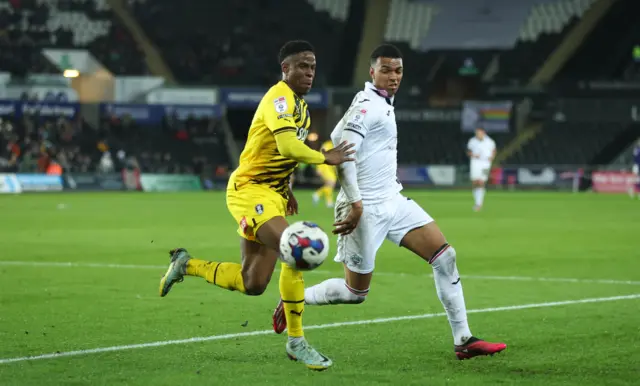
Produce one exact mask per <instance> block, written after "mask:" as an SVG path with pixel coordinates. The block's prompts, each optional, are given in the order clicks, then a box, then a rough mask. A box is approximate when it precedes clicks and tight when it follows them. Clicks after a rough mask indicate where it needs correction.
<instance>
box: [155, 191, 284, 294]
mask: <svg viewBox="0 0 640 386" xmlns="http://www.w3.org/2000/svg"><path fill="white" fill-rule="evenodd" d="M283 200H284V199H283V198H282V197H281V196H280V195H278V194H277V193H275V192H272V191H270V190H269V189H268V188H262V187H260V186H251V187H248V188H245V189H240V190H238V189H236V188H235V185H234V187H233V188H230V189H227V207H228V209H229V212H230V213H231V215H232V216H233V217H234V218H235V219H236V221H237V222H238V224H239V227H238V234H239V235H240V236H241V237H242V241H241V246H240V247H241V254H242V264H240V263H235V262H220V261H207V260H201V259H195V258H192V257H191V256H190V255H189V253H188V252H187V251H186V250H185V249H184V248H178V249H176V250H173V251H172V252H171V255H172V256H171V264H170V266H169V269H168V270H167V273H166V274H165V275H164V277H163V278H162V279H161V281H160V296H166V295H167V294H168V293H169V291H170V290H171V288H172V286H173V284H175V283H177V282H181V281H182V280H183V278H184V276H195V277H201V278H203V279H205V280H206V281H207V282H209V283H211V284H215V285H217V286H218V287H221V288H224V289H227V290H231V291H239V292H242V293H245V294H247V295H260V294H262V293H263V292H264V290H265V289H266V286H267V284H268V283H269V280H270V278H271V275H272V273H273V268H274V266H275V262H276V260H277V258H278V254H277V251H275V250H273V249H269V248H268V246H265V245H264V244H261V243H260V242H258V241H257V240H256V232H257V231H258V230H259V229H260V227H261V226H262V225H263V224H264V223H265V222H267V221H268V220H270V219H271V218H273V217H276V216H280V215H284V210H285V209H284V208H285V206H286V204H284V203H283V202H282V201H283Z"/></svg>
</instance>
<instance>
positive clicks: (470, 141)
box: [467, 138, 473, 152]
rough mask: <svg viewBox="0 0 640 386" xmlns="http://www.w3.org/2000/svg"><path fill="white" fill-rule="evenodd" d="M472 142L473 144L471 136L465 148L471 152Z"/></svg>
mask: <svg viewBox="0 0 640 386" xmlns="http://www.w3.org/2000/svg"><path fill="white" fill-rule="evenodd" d="M472 144H473V138H471V139H469V141H467V150H469V151H471V152H472V151H473V148H472Z"/></svg>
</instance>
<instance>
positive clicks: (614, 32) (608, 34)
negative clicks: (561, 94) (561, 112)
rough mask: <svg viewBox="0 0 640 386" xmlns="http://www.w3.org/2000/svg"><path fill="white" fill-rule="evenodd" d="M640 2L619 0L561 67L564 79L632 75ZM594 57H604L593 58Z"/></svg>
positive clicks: (593, 78)
mask: <svg viewBox="0 0 640 386" xmlns="http://www.w3.org/2000/svg"><path fill="white" fill-rule="evenodd" d="M638 15H640V2H638V1H633V0H620V1H617V2H615V3H614V4H613V5H612V8H611V10H610V11H609V13H608V14H607V15H605V16H604V17H603V19H602V20H601V21H600V23H599V24H598V25H597V26H596V27H595V28H594V30H593V31H592V32H591V34H590V35H589V36H588V37H587V40H586V42H585V43H584V44H583V45H582V46H581V48H580V49H579V50H578V52H577V53H576V55H574V56H573V57H572V58H571V60H569V62H567V63H566V65H565V66H564V67H563V69H562V70H561V73H560V75H559V77H560V78H562V79H565V80H574V81H576V80H585V79H589V80H603V79H621V80H622V79H625V77H627V76H632V77H633V76H634V74H635V73H636V72H635V70H634V69H635V68H637V67H636V66H635V65H634V64H635V63H634V62H635V61H634V60H633V57H632V50H633V47H634V46H635V45H636V44H638V42H639V41H640V19H639V16H638ZM594 58H607V59H606V60H594Z"/></svg>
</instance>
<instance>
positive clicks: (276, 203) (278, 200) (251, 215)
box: [227, 185, 287, 250]
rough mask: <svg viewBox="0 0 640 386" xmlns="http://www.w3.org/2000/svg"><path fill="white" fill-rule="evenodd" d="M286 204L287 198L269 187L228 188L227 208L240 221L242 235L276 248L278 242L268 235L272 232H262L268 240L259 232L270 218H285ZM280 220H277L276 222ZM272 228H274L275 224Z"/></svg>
mask: <svg viewBox="0 0 640 386" xmlns="http://www.w3.org/2000/svg"><path fill="white" fill-rule="evenodd" d="M286 206H287V201H286V199H285V198H284V197H282V196H280V195H279V194H278V193H276V192H274V191H272V190H270V189H269V188H268V187H263V186H260V185H247V186H244V187H242V188H240V189H235V188H231V189H227V208H228V209H229V212H230V213H231V215H232V216H233V218H234V219H235V220H236V222H237V223H238V234H239V235H240V237H242V238H244V239H247V240H249V241H255V242H258V243H262V244H266V245H267V246H269V247H271V248H274V249H276V250H277V248H278V243H273V242H272V241H271V238H269V237H268V236H269V235H270V234H271V232H262V233H264V235H263V237H264V238H265V239H266V240H261V239H260V238H259V237H258V233H259V231H260V228H262V226H264V225H265V224H266V223H267V222H269V221H270V220H272V219H275V218H278V217H281V218H282V220H284V216H285V215H286ZM280 222H281V221H280V220H277V221H276V224H277V223H280ZM284 222H285V223H286V221H284ZM270 228H273V224H272V225H271V226H270ZM285 228H286V226H285ZM265 241H266V242H265Z"/></svg>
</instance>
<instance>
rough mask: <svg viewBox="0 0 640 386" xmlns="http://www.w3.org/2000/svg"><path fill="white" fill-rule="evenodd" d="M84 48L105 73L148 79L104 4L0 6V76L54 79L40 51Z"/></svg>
mask: <svg viewBox="0 0 640 386" xmlns="http://www.w3.org/2000/svg"><path fill="white" fill-rule="evenodd" d="M45 47H47V48H88V49H89V50H90V51H91V53H92V54H93V55H94V56H95V57H96V59H98V60H99V61H100V62H102V64H103V65H105V66H106V67H107V68H108V69H109V70H110V71H112V72H114V73H116V74H122V75H125V74H126V75H140V74H146V73H148V71H147V68H146V65H145V64H144V60H143V58H144V57H143V55H142V54H141V51H140V50H139V49H138V48H137V47H136V44H135V42H134V41H133V39H132V38H131V36H130V35H129V33H128V32H127V31H126V29H124V28H122V27H120V26H119V24H118V23H117V22H115V21H114V20H113V17H112V14H111V11H110V10H109V6H108V3H107V0H93V1H78V0H74V1H70V0H67V1H58V2H52V1H45V0H37V1H36V0H21V1H7V0H0V70H4V71H9V72H11V73H13V74H16V75H17V74H22V75H24V73H25V72H27V71H28V72H31V73H58V72H59V70H57V69H56V67H55V66H53V65H52V64H51V63H49V62H48V61H47V60H46V59H45V58H43V57H42V54H41V53H40V52H39V49H41V48H45Z"/></svg>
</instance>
